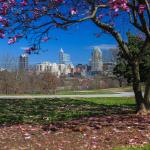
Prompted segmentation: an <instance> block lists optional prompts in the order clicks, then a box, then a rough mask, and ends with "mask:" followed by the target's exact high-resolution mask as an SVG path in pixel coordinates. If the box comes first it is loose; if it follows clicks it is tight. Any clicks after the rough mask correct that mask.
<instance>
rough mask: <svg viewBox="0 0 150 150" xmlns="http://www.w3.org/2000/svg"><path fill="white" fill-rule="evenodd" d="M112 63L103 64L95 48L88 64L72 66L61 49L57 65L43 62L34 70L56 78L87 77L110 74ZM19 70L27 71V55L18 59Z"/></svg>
mask: <svg viewBox="0 0 150 150" xmlns="http://www.w3.org/2000/svg"><path fill="white" fill-rule="evenodd" d="M114 66H115V63H114V62H105V63H104V62H103V55H102V51H101V50H100V48H98V47H95V48H93V51H92V53H91V58H90V60H89V63H88V64H77V65H76V66H74V65H73V64H72V62H71V58H70V55H69V54H67V53H65V52H64V50H63V49H60V51H59V63H51V62H49V61H44V62H42V63H39V64H36V65H35V67H34V70H35V71H36V73H37V74H40V73H44V72H50V73H52V74H54V75H56V76H58V77H60V76H67V77H89V76H94V75H106V74H112V72H113V68H114ZM19 70H21V71H22V70H29V67H28V55H26V54H23V55H21V56H20V59H19Z"/></svg>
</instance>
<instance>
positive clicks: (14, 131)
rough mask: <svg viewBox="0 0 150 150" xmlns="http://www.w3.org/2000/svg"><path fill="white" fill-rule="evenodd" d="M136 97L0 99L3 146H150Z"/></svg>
mask: <svg viewBox="0 0 150 150" xmlns="http://www.w3.org/2000/svg"><path fill="white" fill-rule="evenodd" d="M149 145H150V116H138V115H136V114H135V102H134V99H133V98H72V99H71V98H61V99H56V98H54V99H24V100H23V99H22V100H19V99H18V100H6V99H5V100H0V150H149V149H150V146H149Z"/></svg>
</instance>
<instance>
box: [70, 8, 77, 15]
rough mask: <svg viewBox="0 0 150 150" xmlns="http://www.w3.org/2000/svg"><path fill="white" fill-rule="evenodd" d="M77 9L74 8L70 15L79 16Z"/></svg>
mask: <svg viewBox="0 0 150 150" xmlns="http://www.w3.org/2000/svg"><path fill="white" fill-rule="evenodd" d="M77 12H78V11H77V9H76V8H72V9H71V10H70V14H71V15H76V14H77Z"/></svg>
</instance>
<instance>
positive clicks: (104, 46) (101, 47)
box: [91, 44, 117, 50]
mask: <svg viewBox="0 0 150 150" xmlns="http://www.w3.org/2000/svg"><path fill="white" fill-rule="evenodd" d="M91 47H92V48H94V47H99V48H100V49H104V50H105V49H106V50H107V49H111V48H116V47H117V45H115V44H101V45H94V46H91Z"/></svg>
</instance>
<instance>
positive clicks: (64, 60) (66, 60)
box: [59, 48, 71, 65]
mask: <svg viewBox="0 0 150 150" xmlns="http://www.w3.org/2000/svg"><path fill="white" fill-rule="evenodd" d="M59 64H66V65H67V64H71V61H70V55H69V54H66V53H64V51H63V49H62V48H61V49H60V52H59Z"/></svg>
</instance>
